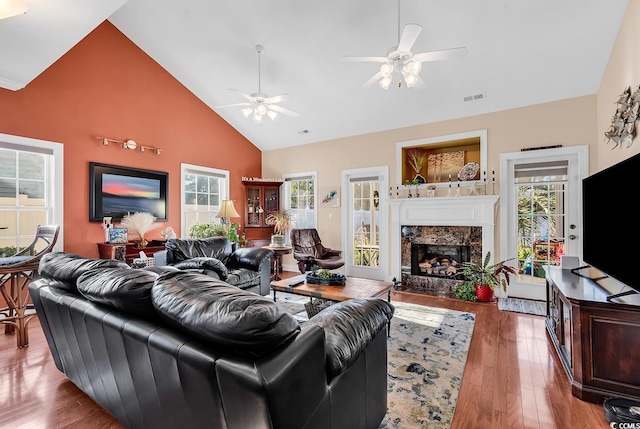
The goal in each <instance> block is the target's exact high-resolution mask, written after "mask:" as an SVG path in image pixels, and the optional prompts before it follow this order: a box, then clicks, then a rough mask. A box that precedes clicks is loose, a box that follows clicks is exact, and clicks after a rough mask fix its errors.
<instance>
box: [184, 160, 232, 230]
mask: <svg viewBox="0 0 640 429" xmlns="http://www.w3.org/2000/svg"><path fill="white" fill-rule="evenodd" d="M181 183H182V186H181V189H182V237H186V236H187V235H188V234H189V229H190V228H191V227H192V226H193V225H197V224H202V223H213V222H215V221H216V219H215V216H216V214H218V211H219V210H220V206H221V205H222V200H225V199H228V195H229V172H228V171H227V170H218V169H215V168H208V167H201V166H198V165H190V164H182V180H181Z"/></svg>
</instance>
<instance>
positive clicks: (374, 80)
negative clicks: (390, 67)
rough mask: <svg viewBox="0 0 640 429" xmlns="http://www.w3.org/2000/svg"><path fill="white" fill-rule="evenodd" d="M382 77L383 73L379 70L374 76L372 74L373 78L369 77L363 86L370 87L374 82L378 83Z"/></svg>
mask: <svg viewBox="0 0 640 429" xmlns="http://www.w3.org/2000/svg"><path fill="white" fill-rule="evenodd" d="M381 78H382V73H381V72H378V73H376V74H374V75H373V76H371V78H369V80H368V81H366V82H365V83H363V84H362V88H368V87H370V86H371V85H373V84H374V83H378V81H379V80H380V79H381Z"/></svg>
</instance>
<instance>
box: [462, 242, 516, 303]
mask: <svg viewBox="0 0 640 429" xmlns="http://www.w3.org/2000/svg"><path fill="white" fill-rule="evenodd" d="M490 260H491V252H487V254H486V256H485V257H484V261H483V262H482V264H478V263H477V262H474V261H470V262H463V263H462V271H461V272H462V274H463V275H464V276H465V278H466V280H465V282H464V283H462V284H461V285H458V286H454V294H455V295H456V296H457V297H458V298H460V299H465V300H467V301H481V302H488V301H491V300H492V299H493V291H494V290H495V288H496V286H498V285H501V286H502V290H504V291H505V292H506V291H507V286H508V285H509V281H510V276H511V275H515V276H517V275H518V271H517V270H516V269H515V268H513V267H512V266H510V265H506V264H505V262H507V260H505V261H500V262H497V263H495V264H491V265H490V264H489V261H490ZM472 291H473V293H474V294H473V295H472ZM473 298H475V299H473Z"/></svg>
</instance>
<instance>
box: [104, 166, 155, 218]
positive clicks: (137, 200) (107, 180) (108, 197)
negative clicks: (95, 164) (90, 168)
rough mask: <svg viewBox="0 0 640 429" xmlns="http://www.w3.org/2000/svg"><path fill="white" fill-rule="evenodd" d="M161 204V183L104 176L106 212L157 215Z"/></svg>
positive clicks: (145, 179) (147, 179)
mask: <svg viewBox="0 0 640 429" xmlns="http://www.w3.org/2000/svg"><path fill="white" fill-rule="evenodd" d="M159 202H160V181H159V180H157V179H150V178H146V177H132V176H120V175H117V174H104V175H103V176H102V209H103V211H105V212H131V213H136V212H148V213H156V212H157V210H158V207H157V205H158V203H159Z"/></svg>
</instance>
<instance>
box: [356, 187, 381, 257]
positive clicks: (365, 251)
mask: <svg viewBox="0 0 640 429" xmlns="http://www.w3.org/2000/svg"><path fill="white" fill-rule="evenodd" d="M355 180H357V181H353V182H352V183H351V186H352V195H353V241H354V247H353V248H354V254H353V265H356V266H365V267H377V266H378V265H379V251H380V233H379V229H378V227H379V225H378V222H379V214H380V212H379V208H378V206H379V202H380V194H379V189H378V188H379V185H380V182H379V181H378V178H360V179H355Z"/></svg>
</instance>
